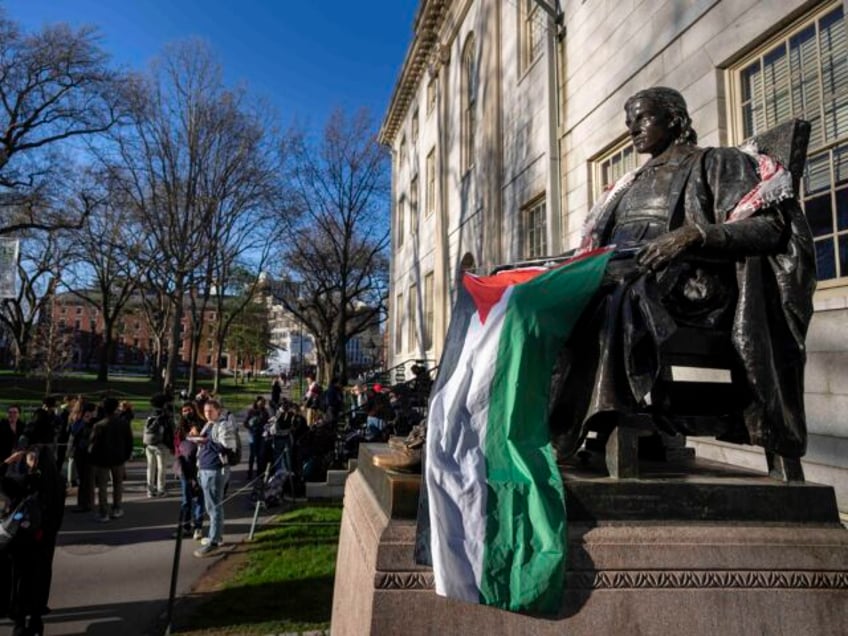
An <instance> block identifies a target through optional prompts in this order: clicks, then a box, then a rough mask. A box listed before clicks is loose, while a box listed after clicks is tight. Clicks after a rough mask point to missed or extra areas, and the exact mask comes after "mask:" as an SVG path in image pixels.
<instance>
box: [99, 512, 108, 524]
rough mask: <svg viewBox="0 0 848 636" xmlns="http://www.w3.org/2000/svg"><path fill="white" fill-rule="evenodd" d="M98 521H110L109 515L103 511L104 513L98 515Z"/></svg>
mask: <svg viewBox="0 0 848 636" xmlns="http://www.w3.org/2000/svg"><path fill="white" fill-rule="evenodd" d="M97 523H109V515H107V514H106V513H103V514H102V515H97Z"/></svg>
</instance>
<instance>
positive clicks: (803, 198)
mask: <svg viewBox="0 0 848 636" xmlns="http://www.w3.org/2000/svg"><path fill="white" fill-rule="evenodd" d="M839 9H841V10H842V22H843V28H844V29H845V34H844V37H845V38H846V40H845V41H846V45H845V46H846V49H848V11H846V7H845V5H844V4H843V2H841V1H839V0H836V1H832V2H826V3H822V5H821V6H817V7H815V8H814V9H812V10H811V11H809V12H807V13H805V14H804V15H802V16H800V17H799V18H798V19H796V20H794V21H793V22H792V23H791V24H789V25H788V26H786V27H785V28H783V29H781V30H779V31H778V32H777V33H775V34H774V35H773V36H771V37H769V38H768V39H767V40H765V41H764V42H763V43H762V44H760V45H759V46H757V47H755V48H753V49H752V50H750V51H748V52H747V53H746V54H745V55H742V56H740V57H739V59H738V60H737V61H735V62H734V63H733V64H732V65H730V66H729V67H728V68H727V70H726V73H725V87H726V92H727V96H728V99H727V115H728V121H729V124H730V126H729V131H728V132H729V138H730V140H731V143H734V144H740V143H742V142H743V141H744V140H745V139H746V138H749V137H751V136H753V135H756V134H759V133H762V132H764V130H759V131H758V130H756V126H757V123H756V120H755V119H754V120H753V125H752V131H747V130H746V117H745V112H744V108H745V105H746V104H748V103H749V102H752V101H753V100H754V99H755V98H756V96H755V95H754V94H752V95H751V99H745V90H744V87H743V77H744V76H745V73H746V72H747V71H749V69H751V68H752V67H753V66H754V65H755V64H757V63H759V69H760V76H761V77H762V76H763V75H765V73H766V70H765V69H767V64H766V60H767V59H768V58H769V56H770V55H771V54H773V53H775V52H776V51H777V50H778V49H779V48H780V47H781V46H782V47H783V49H784V55H785V57H786V60H787V61H786V64H787V70H786V72H787V73H789V81H788V97H787V98H786V99H787V100H788V104H787V108H788V112H789V115H788V117H786V118H784V119H782V120H780V121H786V120H787V119H788V118H791V117H799V116H802V115H806V116H807V117H809V115H807V114H806V113H796V112H795V108H796V104H795V101H796V100H797V99H798V98H799V95H798V93H800V94H801V100H802V107H806V106H807V104H806V100H805V98H806V97H807V95H809V91H807V88H808V87H807V86H806V85H804V86H799V85H794V84H793V77H792V67H791V64H792V59H791V57H792V53H793V49H792V48H791V46H792V44H793V39H795V38H797V37H799V36H801V35H802V34H803V32H804V31H806V30H807V29H809V28H811V27H812V28H813V29H814V43H815V50H816V61H815V67H814V68H815V69H816V76H815V90H816V92H817V93H818V95H817V96H818V105H817V107H816V109H817V112H816V117H818V119H819V126H822V127H824V126H825V117H826V116H827V110H826V106H827V104H828V103H831V104H833V103H834V101H835V98H837V97H841V98H842V99H841V100H840V101H836V102H835V103H836V104H838V106H836V107H835V108H834V112H835V110H836V108H848V79H846V80H844V85H843V84H838V85H837V90H836V91H832V90H831V91H829V95H830V97H828V96H827V94H828V91H826V90H825V82H824V79H823V67H822V58H823V56H821V55H820V53H821V48H820V47H821V34H820V30H819V27H820V22H821V21H822V20H823V19H824V18H825V17H827V16H829V15H830V14H832V13H833V12H835V11H837V10H839ZM796 42H797V40H796ZM795 50H796V51H798V52H800V48H796V49H795ZM843 72H844V69H843ZM760 82H761V84H760V93H761V99H762V100H763V102H764V104H765V103H766V102H767V100H768V97H772V98H774V96H773V95H771V96H770V95H767V94H766V93H767V91H766V90H765V88H764V87H765V81H764V79H761V80H760ZM801 84H804V82H801ZM840 88H841V90H840ZM796 91H797V93H796ZM772 107H773V108H774V105H773V104H772ZM762 108H765V109H766V111H765V112H764V114H763V118H764V119H765V123H764V126H765V129H768V128H770V127H772V126H774V125H777V124H778V123H780V121H775V122H769V121H768V118H769V112H768V105H767V104H766V105H764V106H763V107H762ZM833 116H836V115H833ZM752 118H753V115H752ZM749 132H751V134H749ZM814 134H815V131H814ZM820 134H821V141H820V143H819V144H818V145H816V146H813V145H812V144H813V143H814V138H813V139H811V146H810V148H809V149H808V151H807V164H806V166H805V169H804V176H803V177H802V179H801V184H800V192H799V193H798V194H799V201H800V202H801V206H802V209H804V213H805V215H806V214H807V203H808V202H809V201H811V200H813V199H817V198H819V197H822V196H824V194H823V192H824V191H826V192H827V193H828V194H829V196H830V211H831V219H830V221H831V225H830V231H829V232H827V233H824V234H819V235H814V240H815V244H816V245H817V244H820V243H823V242H825V241H831V242H832V250H833V252H832V253H833V260H834V270H835V273H836V274H837V276H836V277H835V278H826V279H821V280H819V281H818V284H817V290H826V289H832V288H837V287H838V288H846V287H848V262H846V264H845V267H842V264H841V263H840V260H841V259H840V247H839V244H840V239H841V240H842V241H844V242H846V243H848V225H846V226H845V227H843V228H842V229H840V226H839V218H838V207H837V205H838V204H837V201H836V198H837V196H838V195H839V194H842V196H843V197H848V182H846V181H845V180H843V182H842V184H841V185H840V183H838V182H837V180H836V175H835V170H836V166H835V165H834V155H835V154H836V152H837V151H840V152H841V153H842V156H843V157H846V159H845V160H846V161H848V126H846V127H845V130H844V132H843V133H841V134H836V135H834V136H833V137H832V138H830V139H825V137H826V136H827V135H826V131H825V130H824V129H822V130H821V131H820ZM816 161H820V162H823V163H824V164H826V165H827V166H828V177H827V179H828V181H827V186H826V187H825V190H823V191H822V192H818V191H817V195H816V196H814V197H813V196H810V197H808V196H807V192H806V188H805V182H807V181H808V179H809V176H810V173H809V169H810V166H811V165H812V164H813V163H814V162H816ZM839 274H841V275H839ZM817 293H818V292H817Z"/></svg>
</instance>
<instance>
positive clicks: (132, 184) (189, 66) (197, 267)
mask: <svg viewBox="0 0 848 636" xmlns="http://www.w3.org/2000/svg"><path fill="white" fill-rule="evenodd" d="M148 95H149V96H148V99H147V108H146V110H145V111H144V112H142V113H141V116H140V117H139V119H138V121H137V123H136V124H135V125H134V126H131V127H130V132H129V134H127V133H126V132H125V131H122V133H123V134H122V135H121V136H120V137H119V138H118V140H117V141H118V147H119V155H120V164H119V167H117V168H116V170H115V174H117V175H119V176H120V178H121V180H122V182H123V183H124V184H125V186H124V188H125V196H126V197H127V199H128V200H129V201H132V204H133V209H134V210H135V211H136V214H137V218H138V221H139V223H140V225H141V227H142V228H143V239H144V246H143V249H142V250H141V252H140V259H141V263H142V266H143V268H144V270H145V272H146V278H147V280H148V282H149V284H150V285H157V286H159V287H158V291H159V292H161V293H160V294H158V297H159V298H162V296H163V295H165V296H167V297H168V298H169V299H170V302H171V306H172V307H171V311H170V312H168V313H169V315H170V325H169V333H168V335H167V342H166V343H165V348H166V349H167V350H168V352H169V354H170V355H169V356H168V359H167V366H166V368H165V373H164V382H165V383H166V384H172V383H173V381H174V378H175V374H176V369H177V360H178V357H179V351H180V335H181V334H180V329H181V323H182V319H183V315H184V308H185V306H186V303H187V302H188V303H189V304H190V303H195V301H197V303H196V304H195V305H191V306H193V307H194V308H195V310H196V311H194V312H192V317H193V318H192V319H193V320H194V321H196V324H195V325H194V326H195V328H197V327H201V328H202V316H203V312H204V309H205V304H206V303H207V302H208V298H209V295H210V294H211V292H212V288H211V285H209V284H208V281H209V279H210V278H211V275H209V274H208V273H209V272H210V271H212V267H211V265H209V263H210V255H211V254H215V253H220V254H222V255H223V256H224V257H225V258H232V257H233V252H232V243H226V242H225V241H223V240H222V239H221V234H220V232H221V224H222V220H221V219H222V215H230V216H235V217H239V216H241V215H249V213H250V212H251V210H253V209H255V208H256V207H257V206H259V205H260V204H261V202H262V201H264V200H265V196H266V194H265V192H264V188H265V186H264V184H261V183H257V182H256V174H257V169H256V165H257V164H261V160H260V159H257V153H258V147H259V146H260V144H261V143H263V142H262V139H263V135H264V131H263V130H262V129H261V126H259V125H258V124H257V121H258V120H257V119H256V118H254V117H253V116H252V115H251V114H250V113H249V111H248V109H247V108H246V107H245V103H246V96H245V94H244V92H243V91H231V90H227V89H226V88H225V87H224V85H223V82H222V78H221V69H220V66H219V65H218V64H217V62H216V61H215V60H214V58H213V56H212V54H211V52H210V51H209V49H208V47H207V46H206V45H205V44H204V43H202V42H200V41H196V40H192V41H188V42H183V43H178V44H176V45H174V46H172V47H170V48H169V49H168V50H167V51H166V54H165V56H164V57H163V58H162V60H161V61H160V62H159V64H158V65H157V66H156V67H155V69H154V73H153V76H152V78H151V80H150V82H149V90H148ZM265 171H266V169H265V168H264V167H263V168H262V169H261V170H260V172H262V174H263V178H264V175H265ZM271 172H273V171H271ZM237 183H240V184H241V185H238V186H236V185H234V184H237ZM203 284H205V286H202V285H203ZM196 332H197V329H195V333H196Z"/></svg>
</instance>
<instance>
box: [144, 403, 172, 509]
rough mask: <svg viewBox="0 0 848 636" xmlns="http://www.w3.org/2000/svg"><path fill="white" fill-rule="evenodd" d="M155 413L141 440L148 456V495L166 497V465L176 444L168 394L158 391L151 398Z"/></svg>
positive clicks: (147, 421)
mask: <svg viewBox="0 0 848 636" xmlns="http://www.w3.org/2000/svg"><path fill="white" fill-rule="evenodd" d="M150 405H151V406H152V407H153V413H152V414H151V415H150V416H148V418H147V420H146V421H145V424H144V433H143V434H142V438H141V441H142V443H143V444H144V454H145V457H146V458H147V496H148V497H150V498H152V497H165V496H167V494H168V491H167V489H166V487H165V486H166V481H165V480H166V471H167V469H166V467H167V465H168V463H167V461H166V460H167V457H168V451H169V448H171V449H172V448H173V444H174V421H173V418H172V417H171V408H170V407H171V404H170V401H169V399H168V396H167V394H165V393H157V394H156V395H154V396H153V397H152V398H150Z"/></svg>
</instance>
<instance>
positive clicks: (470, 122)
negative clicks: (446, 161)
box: [461, 33, 478, 172]
mask: <svg viewBox="0 0 848 636" xmlns="http://www.w3.org/2000/svg"><path fill="white" fill-rule="evenodd" d="M476 48H477V47H476V45H475V42H474V34H473V33H470V34H469V35H468V37H467V38H466V39H465V46H464V47H463V48H462V86H461V91H462V130H461V133H462V135H461V139H462V171H463V172H466V171H468V170H469V169H470V168H471V166H473V165H474V136H475V132H476V127H477V119H476V115H475V112H476V109H477V80H478V77H477V50H476Z"/></svg>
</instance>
